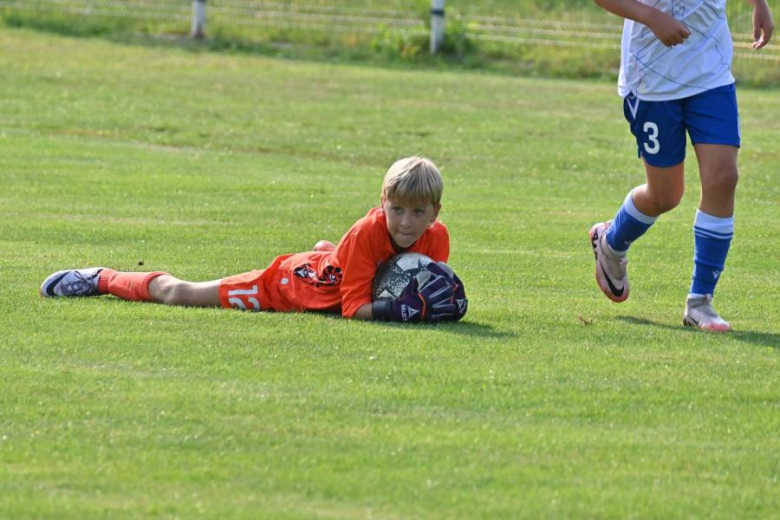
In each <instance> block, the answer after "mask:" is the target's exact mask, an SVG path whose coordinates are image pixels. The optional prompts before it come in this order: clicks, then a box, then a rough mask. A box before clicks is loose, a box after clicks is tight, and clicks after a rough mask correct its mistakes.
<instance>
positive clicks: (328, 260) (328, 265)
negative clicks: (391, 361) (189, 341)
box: [40, 157, 468, 322]
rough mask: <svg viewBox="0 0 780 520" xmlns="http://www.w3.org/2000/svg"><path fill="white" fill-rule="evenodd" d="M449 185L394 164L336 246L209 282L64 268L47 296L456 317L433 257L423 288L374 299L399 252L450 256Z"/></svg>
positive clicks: (429, 171)
mask: <svg viewBox="0 0 780 520" xmlns="http://www.w3.org/2000/svg"><path fill="white" fill-rule="evenodd" d="M443 188H444V185H443V182H442V179H441V174H440V173H439V170H438V168H436V165H435V164H433V162H431V161H430V160H428V159H425V158H422V157H409V158H406V159H401V160H399V161H397V162H395V163H394V164H393V165H392V166H391V167H390V169H389V170H388V172H387V174H386V175H385V179H384V182H383V183H382V195H381V204H380V206H379V207H377V208H374V209H372V210H371V211H369V212H368V213H367V214H366V216H364V217H363V218H361V219H360V220H358V221H357V222H356V223H355V224H354V225H353V226H352V227H351V228H350V229H349V231H347V233H346V234H345V235H344V237H343V238H342V239H341V241H340V242H339V243H338V245H333V244H332V243H330V242H327V241H324V240H322V241H320V242H318V243H317V244H316V245H315V246H314V250H313V251H306V252H304V253H294V254H288V255H282V256H279V257H277V258H276V259H274V261H273V262H271V265H269V266H268V267H267V268H265V269H262V270H255V271H250V272H248V273H244V274H238V275H235V276H228V277H227V278H222V279H219V280H213V281H210V282H188V281H185V280H179V279H178V278H175V277H174V276H172V275H170V274H168V273H165V272H161V271H154V272H145V273H138V272H120V271H115V270H113V269H108V268H104V267H91V268H85V269H69V270H65V271H58V272H56V273H54V274H52V275H51V276H49V277H48V278H46V280H45V281H44V282H43V285H41V291H40V292H41V295H42V296H46V297H63V296H64V297H70V296H98V295H101V294H113V295H114V296H117V297H119V298H122V299H125V300H132V301H144V302H156V303H163V304H166V305H184V306H193V307H219V306H222V307H225V308H231V307H232V308H236V309H243V310H252V311H261V310H268V311H281V312H304V311H319V312H333V313H335V312H341V314H342V316H344V317H345V318H356V319H362V320H370V319H374V320H382V321H396V322H420V321H426V322H439V321H457V320H459V319H461V318H462V317H463V316H464V315H465V314H466V311H467V309H468V300H467V299H466V293H465V291H464V288H463V283H462V282H461V281H460V279H459V278H458V277H457V276H456V275H454V274H450V272H449V271H448V270H447V269H443V268H442V267H441V266H439V265H436V263H431V264H430V265H428V266H427V267H426V269H427V270H428V271H430V272H432V273H433V277H432V278H431V279H430V281H429V282H427V283H425V284H424V285H423V286H422V287H419V286H418V282H417V280H416V279H415V278H412V280H411V282H410V283H409V285H408V286H407V287H406V289H405V290H404V291H403V294H401V296H400V297H398V298H397V299H395V300H389V299H381V300H376V301H372V294H371V292H372V291H371V289H372V282H373V279H374V276H375V275H376V272H377V268H378V267H379V266H380V265H381V264H382V263H383V262H385V261H386V260H387V259H389V258H390V257H392V256H395V255H396V254H399V253H403V252H410V253H420V254H423V255H426V256H428V257H430V258H431V259H432V260H433V261H434V262H446V261H447V259H448V257H449V253H450V238H449V234H448V233H447V228H446V227H445V226H444V224H442V223H441V222H438V221H437V220H436V219H437V217H438V215H439V210H440V209H441V196H442V191H443Z"/></svg>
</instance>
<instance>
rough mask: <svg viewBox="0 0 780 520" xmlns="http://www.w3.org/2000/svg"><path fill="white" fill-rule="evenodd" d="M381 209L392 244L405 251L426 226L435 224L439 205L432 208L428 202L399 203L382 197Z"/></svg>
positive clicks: (423, 231)
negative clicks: (385, 217)
mask: <svg viewBox="0 0 780 520" xmlns="http://www.w3.org/2000/svg"><path fill="white" fill-rule="evenodd" d="M382 209H383V210H384V212H385V215H386V216H387V231H388V232H389V233H390V238H391V239H392V240H393V244H394V245H395V246H397V247H399V248H402V249H406V248H409V247H411V246H412V244H414V243H415V242H417V239H418V238H420V237H421V236H422V234H423V233H425V230H426V229H428V226H430V225H431V224H433V223H434V222H436V217H438V216H439V210H440V209H441V204H437V205H436V206H435V207H434V205H433V204H431V203H430V202H423V201H411V202H400V201H391V200H388V199H385V198H384V197H382Z"/></svg>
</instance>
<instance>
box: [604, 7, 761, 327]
mask: <svg viewBox="0 0 780 520" xmlns="http://www.w3.org/2000/svg"><path fill="white" fill-rule="evenodd" d="M748 1H750V3H752V4H753V29H754V32H753V36H754V43H753V48H754V49H760V48H762V47H764V46H765V45H766V44H767V43H768V42H769V39H770V38H771V36H772V31H773V29H774V25H773V22H772V15H771V13H770V11H769V7H768V5H767V1H766V0H748ZM595 2H596V3H597V4H598V5H599V6H601V7H603V8H604V9H606V10H607V11H609V12H611V13H613V14H616V15H618V16H621V17H623V18H625V23H624V27H623V43H622V52H621V66H620V76H619V80H618V92H619V94H620V96H621V97H622V98H623V111H624V114H625V117H626V119H627V120H628V122H629V124H630V127H631V132H632V133H633V134H634V136H635V137H636V142H637V146H638V149H639V157H641V158H642V161H643V163H644V166H645V174H646V178H647V182H646V183H645V184H642V185H641V186H638V187H636V188H634V189H633V190H632V191H631V192H629V194H628V196H626V199H625V201H624V202H623V205H622V206H621V207H620V209H619V210H618V212H617V214H616V215H615V217H614V219H613V220H611V221H607V222H601V223H598V224H595V225H594V226H593V227H592V228H591V230H590V240H591V244H592V246H593V251H594V253H595V256H596V280H597V282H598V285H599V287H600V288H601V290H602V291H603V292H604V294H606V295H607V297H608V298H609V299H611V300H612V301H615V302H622V301H624V300H625V299H626V298H628V294H629V284H628V276H627V273H626V263H627V259H626V253H627V252H628V248H629V246H630V245H631V244H632V243H633V242H634V241H635V240H637V239H638V238H639V237H641V236H642V235H643V234H644V233H645V232H646V231H647V230H648V229H649V228H650V226H652V225H653V223H654V222H655V221H656V219H657V218H658V216H659V215H661V214H662V213H665V212H667V211H669V210H671V209H673V208H675V207H676V206H677V205H678V204H679V203H680V199H681V198H682V195H683V187H684V176H683V169H684V164H685V163H684V161H685V147H686V137H685V134H686V132H687V133H688V135H689V136H690V138H691V142H692V143H693V147H694V150H695V151H696V158H697V160H698V164H699V175H700V178H701V199H700V202H699V209H698V211H697V212H696V218H695V220H694V224H693V235H694V251H695V253H694V259H693V261H694V268H693V280H692V283H691V287H690V291H689V294H688V297H687V300H686V306H685V312H684V314H683V324H684V325H686V326H691V327H697V328H700V329H704V330H709V331H728V330H729V329H730V325H729V324H728V322H726V321H725V320H724V319H723V318H721V317H720V316H719V315H718V313H717V312H715V310H714V309H713V307H712V296H713V294H714V292H715V286H716V284H717V283H718V280H719V279H720V276H721V273H722V272H723V268H724V266H725V263H726V256H727V254H728V251H729V246H730V244H731V238H732V236H733V234H734V194H735V190H736V186H737V151H738V149H739V146H740V133H739V116H738V113H737V98H736V92H735V84H734V76H733V75H732V74H731V57H732V48H733V45H732V41H731V33H730V31H729V27H728V23H727V21H726V0H595Z"/></svg>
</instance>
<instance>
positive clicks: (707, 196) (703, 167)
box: [683, 144, 739, 332]
mask: <svg viewBox="0 0 780 520" xmlns="http://www.w3.org/2000/svg"><path fill="white" fill-rule="evenodd" d="M694 148H695V150H696V157H697V159H698V161H699V176H700V178H701V200H700V202H699V211H697V213H696V221H695V222H694V240H695V248H696V250H695V255H694V271H693V281H692V283H691V289H690V293H689V294H688V298H687V299H686V305H685V313H684V314H683V325H686V326H690V327H696V328H699V329H702V330H708V331H715V332H726V331H728V330H730V329H731V326H730V325H729V323H728V322H727V321H725V320H724V319H723V318H721V317H720V316H719V315H718V313H717V312H715V309H713V307H712V294H713V292H714V290H715V286H716V284H717V283H718V280H719V279H720V274H721V272H722V271H723V268H724V266H725V262H726V256H727V255H728V250H729V246H730V244H731V237H732V236H733V234H734V196H735V193H736V188H737V182H738V180H739V173H738V170H737V154H738V148H737V147H735V146H728V145H713V144H697V145H694Z"/></svg>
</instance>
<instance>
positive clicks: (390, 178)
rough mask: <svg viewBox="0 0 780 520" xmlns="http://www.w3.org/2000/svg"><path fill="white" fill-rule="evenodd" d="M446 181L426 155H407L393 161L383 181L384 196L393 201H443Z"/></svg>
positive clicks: (434, 204) (435, 203) (435, 202)
mask: <svg viewBox="0 0 780 520" xmlns="http://www.w3.org/2000/svg"><path fill="white" fill-rule="evenodd" d="M443 191H444V181H442V179H441V173H439V169H438V168H437V167H436V165H435V164H433V161H431V160H430V159H426V158H425V157H418V156H413V157H407V158H405V159H401V160H398V161H396V162H394V163H393V165H392V166H391V167H390V169H389V170H387V173H386V174H385V180H384V181H383V182H382V196H383V197H384V198H385V200H392V201H393V202H400V203H407V202H417V201H421V202H426V203H427V202H430V203H431V204H432V205H433V206H434V207H436V206H437V205H438V204H439V202H441V195H442V192H443Z"/></svg>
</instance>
